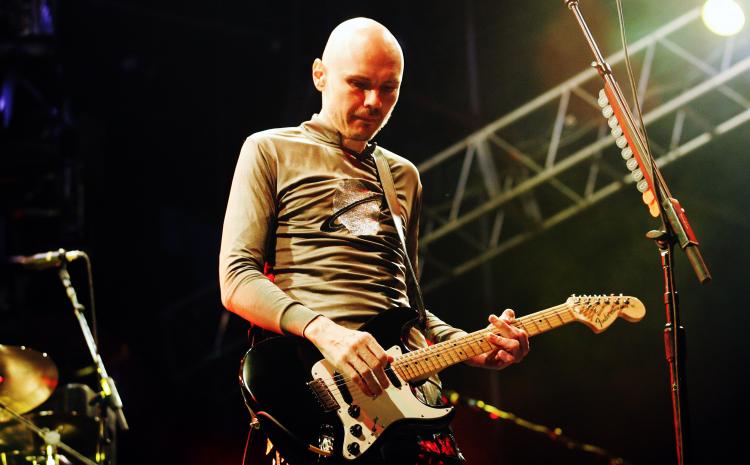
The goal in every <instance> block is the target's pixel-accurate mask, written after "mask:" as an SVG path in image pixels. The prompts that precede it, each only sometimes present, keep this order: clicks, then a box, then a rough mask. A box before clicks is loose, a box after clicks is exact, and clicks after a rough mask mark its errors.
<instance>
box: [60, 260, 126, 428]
mask: <svg viewBox="0 0 750 465" xmlns="http://www.w3.org/2000/svg"><path fill="white" fill-rule="evenodd" d="M58 274H59V275H60V280H61V281H62V283H63V286H64V287H65V292H66V294H67V295H68V299H70V302H71V303H72V304H73V310H74V311H75V315H76V318H77V319H78V323H79V325H80V326H81V331H82V332H83V338H84V339H85V340H86V345H87V346H88V348H89V353H90V354H91V358H92V359H93V361H94V363H95V364H96V372H97V373H98V374H99V384H100V385H101V388H102V392H103V393H104V398H105V399H107V400H109V403H110V405H111V407H112V408H113V409H114V411H115V415H116V416H117V423H118V424H119V425H120V428H121V429H122V430H123V431H127V430H128V429H129V426H128V422H127V420H126V419H125V413H123V410H122V399H121V398H120V394H119V392H118V391H117V386H116V385H115V381H114V379H112V378H111V377H110V376H109V375H108V374H107V369H106V368H105V367H104V362H103V361H102V357H101V356H100V355H99V351H98V349H97V347H96V342H95V341H94V336H93V335H92V334H91V329H90V328H89V325H88V322H87V321H86V317H85V316H84V314H83V310H84V306H83V305H81V303H80V302H78V296H77V295H76V291H75V288H73V285H72V284H71V280H70V274H69V273H68V267H67V264H66V262H65V261H63V262H62V264H61V266H60V269H59V271H58Z"/></svg>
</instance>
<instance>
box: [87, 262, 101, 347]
mask: <svg viewBox="0 0 750 465" xmlns="http://www.w3.org/2000/svg"><path fill="white" fill-rule="evenodd" d="M83 259H84V260H85V261H86V273H87V274H88V284H89V304H90V307H91V327H92V333H93V335H94V342H95V343H96V346H97V347H99V331H98V330H97V324H96V304H95V303H94V274H93V273H92V272H91V259H90V258H89V255H88V254H87V253H86V252H83Z"/></svg>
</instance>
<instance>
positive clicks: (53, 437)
mask: <svg viewBox="0 0 750 465" xmlns="http://www.w3.org/2000/svg"><path fill="white" fill-rule="evenodd" d="M0 409H2V410H5V411H6V412H8V413H10V414H11V415H12V416H13V417H14V418H15V419H16V420H18V421H20V422H21V423H22V424H23V425H24V426H26V427H27V428H28V429H30V430H31V431H33V432H34V433H35V434H36V435H37V436H39V437H40V438H41V439H42V441H44V455H41V456H39V457H38V460H37V459H35V458H27V459H28V460H29V461H30V463H31V464H33V465H60V455H59V454H58V453H57V450H58V449H62V450H63V451H65V452H67V453H68V454H70V455H71V456H73V457H75V458H76V459H78V460H80V461H81V462H83V463H85V464H86V465H97V464H96V462H94V461H92V460H91V459H89V458H87V457H85V456H84V455H83V454H81V453H80V452H78V451H77V450H75V449H73V448H72V447H70V446H69V445H67V444H65V443H64V442H62V441H61V440H60V433H59V432H57V431H53V430H49V429H48V428H39V427H38V426H36V425H35V424H34V422H32V421H31V420H29V419H28V418H24V417H23V416H21V415H20V414H19V413H18V412H16V411H15V410H13V409H12V408H10V407H8V406H7V405H6V404H5V403H3V402H2V401H0Z"/></svg>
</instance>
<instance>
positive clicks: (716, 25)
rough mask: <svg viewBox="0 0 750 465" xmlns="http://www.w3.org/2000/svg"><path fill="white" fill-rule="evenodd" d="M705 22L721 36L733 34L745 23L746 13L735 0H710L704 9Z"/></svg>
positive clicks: (712, 30)
mask: <svg viewBox="0 0 750 465" xmlns="http://www.w3.org/2000/svg"><path fill="white" fill-rule="evenodd" d="M702 16H703V23H704V24H705V25H706V27H707V28H708V29H709V30H710V31H711V32H713V33H714V34H718V35H720V36H732V35H735V34H737V33H738V32H740V30H741V29H742V26H744V25H745V13H744V12H743V11H742V8H740V6H739V5H738V4H737V2H735V1H734V0H708V1H707V2H706V3H705V4H704V5H703V9H702Z"/></svg>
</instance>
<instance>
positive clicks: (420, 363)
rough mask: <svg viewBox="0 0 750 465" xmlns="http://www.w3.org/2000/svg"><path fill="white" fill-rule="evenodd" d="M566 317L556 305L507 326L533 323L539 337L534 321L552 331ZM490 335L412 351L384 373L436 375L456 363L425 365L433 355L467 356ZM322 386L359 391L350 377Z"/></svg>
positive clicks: (485, 332)
mask: <svg viewBox="0 0 750 465" xmlns="http://www.w3.org/2000/svg"><path fill="white" fill-rule="evenodd" d="M566 313H567V314H569V313H570V305H569V304H568V303H563V304H560V305H556V306H553V307H550V308H548V309H546V310H541V311H539V312H536V313H533V314H531V315H525V316H522V317H520V318H518V319H517V320H515V321H514V322H513V323H511V324H512V325H513V326H516V327H520V328H521V329H524V330H525V329H526V325H528V324H530V323H533V324H534V325H535V326H536V327H537V330H538V331H539V333H541V332H544V329H542V328H539V325H538V324H537V322H538V321H545V322H546V323H547V326H548V329H553V328H555V327H558V326H562V325H565V324H567V323H569V322H570V321H573V320H574V319H572V320H570V321H565V320H564V319H563V318H562V317H561V315H564V314H566ZM554 316H556V317H558V318H559V319H560V323H551V322H550V321H549V318H550V317H554ZM490 333H493V331H492V328H484V329H480V330H478V331H475V332H473V333H469V334H467V335H466V336H464V337H463V338H459V339H455V340H453V341H444V342H441V343H438V344H434V345H432V346H428V347H425V348H422V349H418V350H415V351H413V352H407V353H405V354H403V355H401V356H399V357H398V358H397V359H396V360H395V361H394V362H393V363H392V364H391V367H392V368H387V369H386V370H388V369H391V370H393V369H400V370H401V371H403V372H405V371H406V370H407V369H408V368H407V366H415V365H416V367H417V368H418V370H414V369H412V370H411V371H416V372H418V373H417V377H420V376H423V375H426V374H428V373H429V374H434V373H437V371H435V369H437V370H438V371H440V370H442V369H444V368H447V367H449V366H451V365H453V364H455V363H459V362H453V361H452V360H451V361H449V363H448V364H444V363H438V364H435V363H434V362H430V361H429V358H430V356H435V355H437V356H442V354H443V353H446V352H449V351H453V352H456V349H457V348H461V349H464V352H466V353H467V354H468V351H467V350H465V348H466V347H469V348H471V346H472V345H474V344H477V343H478V344H482V342H480V341H483V342H486V341H485V338H486V337H487V335H489V334H490ZM495 334H497V333H495ZM537 334H538V333H537ZM443 344H445V345H443ZM480 349H482V347H481V345H480ZM490 350H492V349H490ZM490 350H486V351H483V352H480V353H478V354H474V355H469V357H466V358H464V359H463V360H467V359H468V358H471V357H473V356H476V355H481V354H483V353H487V352H489V351H490ZM440 360H441V361H443V360H445V359H440ZM463 360H461V361H463ZM428 363H431V364H432V365H433V366H434V367H430V366H429V365H427V364H428ZM425 369H426V370H425ZM407 374H408V373H407ZM409 379H414V378H409ZM405 380H406V381H408V379H405ZM323 384H324V386H326V387H327V388H331V387H333V386H336V387H337V388H338V387H340V386H344V385H345V386H347V388H348V386H349V385H353V386H356V387H357V388H359V386H358V385H357V384H356V383H354V378H352V377H349V378H341V379H340V380H332V381H326V382H324V383H323Z"/></svg>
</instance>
